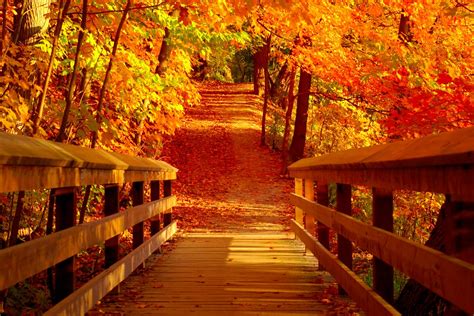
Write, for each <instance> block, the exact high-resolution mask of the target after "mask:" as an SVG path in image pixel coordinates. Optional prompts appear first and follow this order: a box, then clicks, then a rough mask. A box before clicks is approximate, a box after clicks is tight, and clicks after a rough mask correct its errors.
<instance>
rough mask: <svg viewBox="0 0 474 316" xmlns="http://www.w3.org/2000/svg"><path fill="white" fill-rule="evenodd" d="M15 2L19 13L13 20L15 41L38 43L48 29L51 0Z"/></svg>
mask: <svg viewBox="0 0 474 316" xmlns="http://www.w3.org/2000/svg"><path fill="white" fill-rule="evenodd" d="M14 4H15V7H16V10H17V12H19V14H17V15H15V18H14V21H13V29H14V33H13V36H12V38H13V42H15V43H22V44H27V45H31V44H34V43H36V42H37V41H38V40H39V39H40V38H41V36H42V35H43V34H44V33H45V32H46V30H47V29H48V25H49V17H48V14H49V6H50V5H51V0H15V3H14ZM4 21H5V20H4Z"/></svg>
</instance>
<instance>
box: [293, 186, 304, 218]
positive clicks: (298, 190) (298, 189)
mask: <svg viewBox="0 0 474 316" xmlns="http://www.w3.org/2000/svg"><path fill="white" fill-rule="evenodd" d="M295 194H298V195H303V179H295ZM295 220H296V221H297V222H298V223H300V224H303V220H304V213H303V210H302V209H301V208H299V207H295Z"/></svg>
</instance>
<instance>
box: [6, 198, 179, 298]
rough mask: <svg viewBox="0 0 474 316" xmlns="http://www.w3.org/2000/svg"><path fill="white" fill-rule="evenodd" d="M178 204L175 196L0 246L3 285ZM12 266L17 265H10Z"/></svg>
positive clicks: (43, 268)
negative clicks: (43, 235) (3, 247)
mask: <svg viewBox="0 0 474 316" xmlns="http://www.w3.org/2000/svg"><path fill="white" fill-rule="evenodd" d="M174 205H176V197H175V196H171V197H168V198H164V199H161V200H158V201H154V202H150V203H146V204H143V205H140V206H137V207H133V208H130V209H128V210H126V211H125V212H121V213H118V214H116V215H112V216H108V217H106V218H103V219H101V220H98V221H95V222H91V223H86V224H82V225H78V226H75V227H72V228H68V229H66V230H64V231H61V232H57V233H54V234H52V235H49V236H46V237H42V238H38V239H35V240H32V241H28V242H26V243H23V244H21V245H17V246H14V247H9V248H5V249H2V250H0V271H10V272H9V273H8V274H5V273H2V274H0V289H5V288H7V287H9V286H11V285H14V284H15V283H17V282H19V281H22V280H24V279H25V278H27V277H30V276H32V275H34V274H36V273H38V272H41V271H43V270H45V269H47V268H48V267H50V266H52V265H54V264H56V263H58V262H61V261H62V260H64V259H67V258H69V257H71V256H73V255H75V254H76V253H78V252H79V251H81V250H83V249H86V248H88V247H90V246H93V245H96V244H100V243H102V242H103V241H104V240H106V239H109V238H111V237H113V236H116V235H118V234H120V233H121V232H123V231H124V230H126V229H128V227H130V226H132V225H134V224H136V223H138V222H141V221H143V220H146V219H148V218H150V217H152V216H155V215H157V214H159V213H162V212H164V211H165V210H167V209H169V208H171V207H172V206H174ZM11 267H16V268H15V269H11Z"/></svg>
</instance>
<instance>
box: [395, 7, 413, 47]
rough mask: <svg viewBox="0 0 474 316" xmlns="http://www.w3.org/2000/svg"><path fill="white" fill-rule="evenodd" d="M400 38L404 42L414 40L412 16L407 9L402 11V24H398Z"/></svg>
mask: <svg viewBox="0 0 474 316" xmlns="http://www.w3.org/2000/svg"><path fill="white" fill-rule="evenodd" d="M398 38H399V39H400V41H402V42H403V43H404V44H407V43H409V42H411V41H413V32H412V31H411V22H410V16H409V15H408V14H407V13H406V12H405V11H402V14H401V16H400V24H399V26H398Z"/></svg>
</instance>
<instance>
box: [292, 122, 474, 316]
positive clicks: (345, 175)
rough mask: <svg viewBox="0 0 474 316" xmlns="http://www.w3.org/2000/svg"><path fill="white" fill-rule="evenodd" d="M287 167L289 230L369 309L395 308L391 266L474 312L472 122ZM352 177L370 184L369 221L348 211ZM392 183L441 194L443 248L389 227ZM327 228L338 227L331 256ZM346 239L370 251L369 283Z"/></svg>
mask: <svg viewBox="0 0 474 316" xmlns="http://www.w3.org/2000/svg"><path fill="white" fill-rule="evenodd" d="M289 173H290V175H291V176H292V177H294V178H295V194H293V195H292V196H291V202H292V204H293V205H295V206H296V214H295V215H296V216H295V217H296V218H295V220H294V221H292V228H293V230H294V231H295V233H296V235H297V236H298V237H299V238H300V239H301V240H302V241H303V242H304V244H305V245H306V247H307V248H308V249H309V250H311V251H312V252H313V254H314V255H315V256H316V257H317V258H318V260H319V262H320V264H321V265H322V266H323V267H324V268H325V269H326V270H327V271H328V272H330V273H331V274H332V275H333V276H334V278H335V279H336V281H337V282H338V283H339V285H340V286H341V287H342V289H343V290H345V291H346V292H347V293H348V294H349V295H350V296H351V297H352V298H353V299H354V300H355V301H356V302H357V303H358V304H359V305H360V306H361V307H362V308H363V309H364V310H365V311H366V312H367V313H368V314H369V315H396V314H398V312H397V310H395V309H394V307H392V305H391V303H392V301H393V268H396V269H398V270H399V271H401V272H402V273H404V274H406V275H407V276H409V277H410V278H413V279H415V280H416V281H417V282H419V283H420V284H422V285H423V286H425V287H426V288H428V289H429V290H431V291H432V292H434V293H436V294H438V295H439V296H441V297H443V298H444V299H446V300H448V301H449V302H451V303H452V304H454V305H455V306H457V308H459V309H462V310H464V311H465V312H467V313H469V314H473V313H474V265H473V263H474V224H473V223H474V128H467V129H463V130H457V131H454V132H449V133H443V134H440V135H436V136H428V137H424V138H420V139H417V140H410V141H404V142H397V143H392V144H387V145H381V146H374V147H369V148H362V149H354V150H348V151H343V152H338V153H333V154H328V155H325V156H321V157H316V158H307V159H302V160H300V161H297V162H296V163H294V164H292V165H291V166H290V167H289ZM328 183H336V210H333V209H331V208H329V207H328V204H329V203H328ZM351 185H361V186H366V187H369V188H372V193H373V204H372V206H373V210H372V212H373V225H368V224H365V223H363V222H361V221H358V220H356V219H354V218H353V217H351ZM315 187H316V194H315V192H314V188H315ZM398 189H403V190H412V191H420V192H421V191H423V192H437V193H444V194H446V203H445V207H446V208H445V209H446V223H447V225H448V226H447V228H448V229H447V231H448V232H449V233H448V234H447V235H446V238H445V241H444V242H445V244H446V250H447V253H442V252H440V251H437V250H434V249H432V248H429V247H426V246H424V245H422V244H419V243H416V242H412V241H409V240H407V239H404V238H402V237H400V236H398V235H396V234H394V233H392V231H393V193H392V192H393V190H398ZM315 200H316V201H315ZM315 221H317V224H315ZM329 229H333V230H334V231H335V232H336V233H337V244H338V245H337V256H335V255H333V254H332V253H331V252H330V251H329V235H328V230H329ZM352 243H355V244H356V245H357V246H358V247H360V248H362V249H364V250H367V251H369V252H370V253H372V254H373V256H374V258H375V259H374V262H373V283H374V285H373V289H372V288H370V287H369V286H367V285H366V284H365V283H364V282H363V281H362V280H361V279H360V278H358V277H357V276H356V274H355V273H354V272H353V271H351V267H352Z"/></svg>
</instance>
